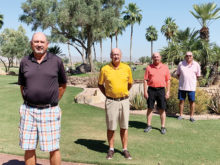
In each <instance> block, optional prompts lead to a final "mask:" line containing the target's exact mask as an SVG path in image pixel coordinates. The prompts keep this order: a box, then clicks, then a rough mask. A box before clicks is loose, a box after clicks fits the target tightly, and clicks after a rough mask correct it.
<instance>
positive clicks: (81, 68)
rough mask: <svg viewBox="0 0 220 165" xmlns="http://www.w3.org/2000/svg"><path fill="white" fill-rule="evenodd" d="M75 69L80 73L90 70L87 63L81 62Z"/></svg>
mask: <svg viewBox="0 0 220 165" xmlns="http://www.w3.org/2000/svg"><path fill="white" fill-rule="evenodd" d="M76 70H77V71H78V72H80V73H87V72H91V67H90V65H89V64H81V65H80V66H77V67H76Z"/></svg>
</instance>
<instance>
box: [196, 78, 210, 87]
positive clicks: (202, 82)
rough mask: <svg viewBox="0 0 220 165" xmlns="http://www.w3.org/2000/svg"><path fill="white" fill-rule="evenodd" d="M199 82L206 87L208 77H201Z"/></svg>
mask: <svg viewBox="0 0 220 165" xmlns="http://www.w3.org/2000/svg"><path fill="white" fill-rule="evenodd" d="M198 83H199V86H200V87H206V86H207V84H208V79H207V78H200V79H199V81H198Z"/></svg>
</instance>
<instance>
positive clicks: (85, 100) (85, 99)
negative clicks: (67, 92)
mask: <svg viewBox="0 0 220 165" xmlns="http://www.w3.org/2000/svg"><path fill="white" fill-rule="evenodd" d="M105 99H106V98H105V96H104V95H103V94H102V92H101V91H100V90H99V89H98V88H85V89H84V91H83V92H82V93H80V94H78V95H77V96H76V97H75V102H76V103H80V104H89V105H95V104H97V103H103V102H105Z"/></svg>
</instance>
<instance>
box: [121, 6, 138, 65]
mask: <svg viewBox="0 0 220 165" xmlns="http://www.w3.org/2000/svg"><path fill="white" fill-rule="evenodd" d="M125 8H126V10H125V11H123V14H125V15H124V20H125V22H126V24H127V25H131V38H130V63H131V57H132V38H133V28H134V24H135V23H138V24H140V23H141V20H142V15H141V10H140V9H139V8H138V7H137V5H136V4H135V3H129V4H128V6H126V7H125Z"/></svg>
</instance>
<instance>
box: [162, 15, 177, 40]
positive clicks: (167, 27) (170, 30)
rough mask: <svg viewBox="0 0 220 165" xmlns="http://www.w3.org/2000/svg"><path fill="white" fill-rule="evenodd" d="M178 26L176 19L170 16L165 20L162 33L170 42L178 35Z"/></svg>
mask: <svg viewBox="0 0 220 165" xmlns="http://www.w3.org/2000/svg"><path fill="white" fill-rule="evenodd" d="M177 29H178V26H177V25H176V23H175V20H174V19H173V18H171V17H168V18H166V19H165V21H164V25H163V26H162V27H161V33H162V34H164V35H165V37H166V39H167V40H168V41H169V42H170V41H172V40H173V38H174V37H175V36H176V33H177Z"/></svg>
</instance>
